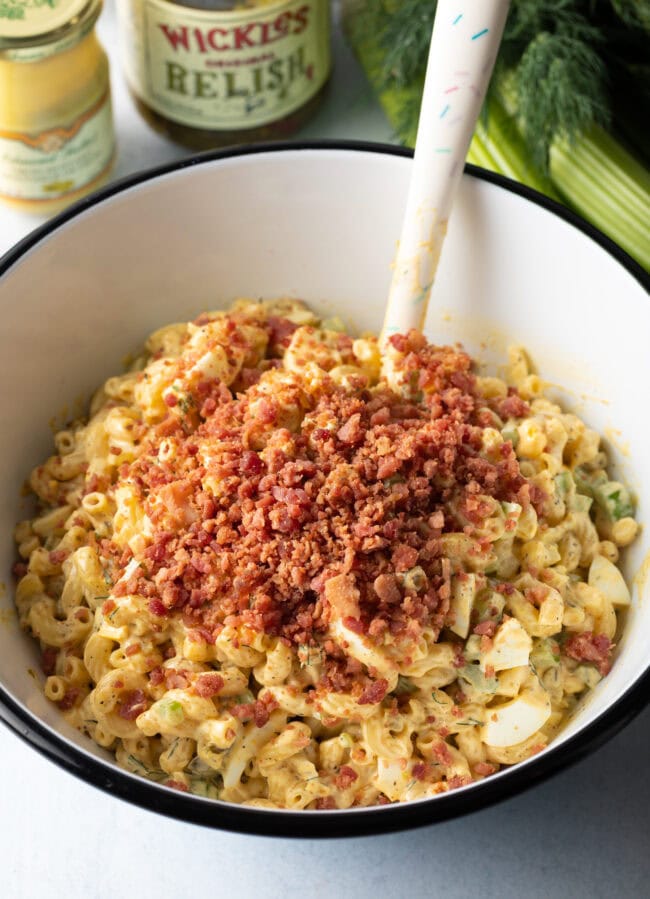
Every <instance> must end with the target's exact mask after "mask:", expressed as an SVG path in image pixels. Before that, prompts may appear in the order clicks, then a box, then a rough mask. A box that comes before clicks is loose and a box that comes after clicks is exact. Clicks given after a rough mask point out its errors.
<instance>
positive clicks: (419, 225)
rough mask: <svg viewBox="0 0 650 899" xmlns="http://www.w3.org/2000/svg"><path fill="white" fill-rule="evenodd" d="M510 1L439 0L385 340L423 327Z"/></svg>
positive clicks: (385, 326)
mask: <svg viewBox="0 0 650 899" xmlns="http://www.w3.org/2000/svg"><path fill="white" fill-rule="evenodd" d="M508 7H509V0H438V7H437V10H436V17H435V21H434V24H433V32H432V35H431V45H430V47H429V59H428V62H427V71H426V78H425V82H424V92H423V95H422V105H421V107H420V122H419V125H418V133H417V139H416V142H415V156H414V159H413V169H412V173H411V181H410V185H409V194H408V200H407V204H406V213H405V216H404V223H403V225H402V233H401V237H400V242H399V247H398V250H397V258H396V260H395V265H394V272H393V280H392V284H391V288H390V293H389V295H388V304H387V308H386V316H385V318H384V327H383V330H382V341H384V340H386V339H387V338H388V337H390V336H391V334H398V333H405V332H406V331H408V330H409V329H410V328H416V329H417V330H421V329H422V327H423V324H424V319H425V316H426V311H427V304H428V302H429V296H430V294H431V287H432V285H433V280H434V278H435V274H436V268H437V266H438V259H439V258H440V251H441V249H442V243H443V240H444V237H445V234H446V233H447V221H448V219H449V214H450V212H451V207H452V205H453V202H454V197H455V195H456V190H457V187H458V184H459V182H460V177H461V175H462V173H463V166H464V163H465V157H466V155H467V150H468V148H469V144H470V140H471V138H472V134H473V131H474V127H475V125H476V120H477V118H478V116H479V113H480V111H481V106H482V104H483V99H484V97H485V92H486V90H487V86H488V83H489V80H490V76H491V74H492V69H493V67H494V62H495V60H496V56H497V52H498V49H499V44H500V42H501V36H502V34H503V28H504V25H505V21H506V16H507V13H508Z"/></svg>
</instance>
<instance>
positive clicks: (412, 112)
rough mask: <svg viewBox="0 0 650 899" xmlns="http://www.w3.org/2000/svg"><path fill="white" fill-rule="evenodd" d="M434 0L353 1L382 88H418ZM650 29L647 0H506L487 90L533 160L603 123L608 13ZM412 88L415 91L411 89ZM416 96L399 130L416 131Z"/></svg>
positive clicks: (544, 163)
mask: <svg viewBox="0 0 650 899" xmlns="http://www.w3.org/2000/svg"><path fill="white" fill-rule="evenodd" d="M436 5H437V4H436V2H435V0H366V2H365V3H360V2H357V11H356V25H355V30H356V31H357V35H361V36H363V35H364V34H365V35H366V36H367V38H368V39H370V40H372V41H373V42H374V43H375V44H376V47H377V48H378V50H379V52H380V56H381V65H380V72H379V77H378V82H379V88H380V90H386V89H388V88H391V87H398V88H403V87H407V86H409V87H413V88H419V87H421V84H422V82H423V78H424V71H425V68H426V61H427V54H428V48H429V40H430V36H431V29H432V27H433V20H434V17H435V11H436ZM612 15H613V16H614V18H615V20H616V21H617V22H618V24H619V25H620V26H622V27H623V28H627V29H630V30H634V29H636V31H637V32H639V31H643V32H645V31H646V30H648V29H650V0H512V4H511V8H510V12H509V15H508V19H507V22H506V26H505V30H504V34H503V40H502V43H501V49H500V51H499V57H498V60H497V64H496V66H495V72H494V76H493V80H492V85H491V87H490V89H491V90H493V89H494V86H495V84H496V85H498V88H499V90H500V91H504V90H505V93H506V95H507V104H508V107H509V109H510V110H511V112H512V114H513V115H515V116H516V117H517V120H518V122H519V123H520V126H521V129H522V133H523V135H524V138H525V141H526V145H527V147H528V150H529V152H530V155H531V158H532V160H533V162H534V163H535V165H537V166H538V167H539V168H540V169H541V170H542V171H547V167H548V158H549V151H550V147H551V144H552V143H553V141H554V140H555V139H557V138H567V139H568V140H569V141H572V140H574V139H575V138H576V137H577V136H578V135H579V134H580V133H582V132H583V131H584V130H586V129H587V128H588V127H589V126H590V125H593V124H600V125H605V126H607V125H608V124H609V122H610V118H611V97H610V85H609V81H608V69H607V65H606V61H605V60H606V53H607V42H608V41H607V38H608V36H609V34H610V31H609V19H611V17H612ZM414 94H417V91H414ZM417 115H418V111H417V103H416V102H414V101H412V98H409V100H408V101H407V102H406V104H405V107H404V109H403V110H402V111H401V114H400V116H399V118H398V123H397V127H398V133H399V134H400V136H402V137H405V136H408V137H409V139H410V137H411V135H412V134H413V133H414V132H415V128H416V124H417Z"/></svg>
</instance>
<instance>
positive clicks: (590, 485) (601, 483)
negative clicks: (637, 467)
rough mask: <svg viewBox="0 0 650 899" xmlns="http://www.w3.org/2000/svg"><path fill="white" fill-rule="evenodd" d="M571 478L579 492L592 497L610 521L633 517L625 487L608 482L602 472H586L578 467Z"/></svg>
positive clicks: (630, 499)
mask: <svg viewBox="0 0 650 899" xmlns="http://www.w3.org/2000/svg"><path fill="white" fill-rule="evenodd" d="M573 477H574V479H575V482H576V487H577V488H578V490H579V492H580V493H581V494H583V495H585V496H590V497H592V498H593V499H594V500H595V502H596V504H597V505H598V506H599V508H600V509H602V511H603V512H604V513H605V515H606V516H607V517H608V518H609V519H610V521H619V519H621V518H628V517H631V516H633V515H634V504H633V503H632V498H631V497H630V493H629V491H628V489H627V487H625V485H624V484H621V483H620V482H619V481H610V480H609V479H608V478H607V475H606V474H605V472H604V471H597V472H586V471H585V470H584V468H582V467H578V468H576V469H575V470H574V472H573ZM576 499H577V497H576Z"/></svg>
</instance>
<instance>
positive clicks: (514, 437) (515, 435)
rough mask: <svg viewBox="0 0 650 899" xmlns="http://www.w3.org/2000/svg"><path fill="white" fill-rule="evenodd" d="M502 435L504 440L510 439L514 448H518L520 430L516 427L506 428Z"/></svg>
mask: <svg viewBox="0 0 650 899" xmlns="http://www.w3.org/2000/svg"><path fill="white" fill-rule="evenodd" d="M501 436H502V437H503V439H504V440H506V441H507V440H509V441H510V443H512V446H513V448H514V449H516V448H517V444H518V443H519V431H516V430H515V429H514V428H504V429H503V430H502V431H501Z"/></svg>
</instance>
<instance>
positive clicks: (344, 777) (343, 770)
mask: <svg viewBox="0 0 650 899" xmlns="http://www.w3.org/2000/svg"><path fill="white" fill-rule="evenodd" d="M358 777H359V775H358V774H357V772H356V771H355V770H354V768H351V767H350V766H349V765H342V766H341V767H340V768H339V773H338V774H337V775H336V777H335V778H334V783H335V784H336V786H337V787H338V788H339V790H347V789H348V787H351V786H352V784H353V783H354V782H355V780H357V779H358Z"/></svg>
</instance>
